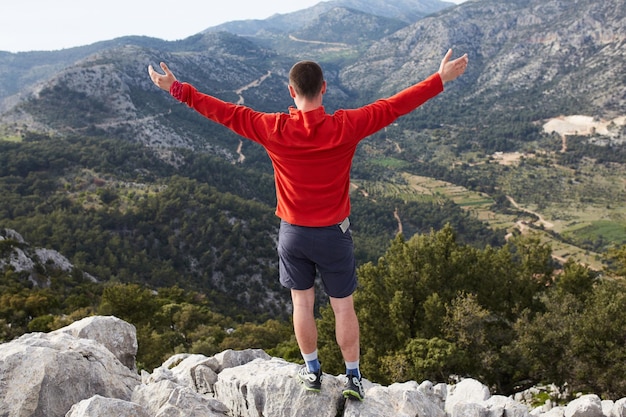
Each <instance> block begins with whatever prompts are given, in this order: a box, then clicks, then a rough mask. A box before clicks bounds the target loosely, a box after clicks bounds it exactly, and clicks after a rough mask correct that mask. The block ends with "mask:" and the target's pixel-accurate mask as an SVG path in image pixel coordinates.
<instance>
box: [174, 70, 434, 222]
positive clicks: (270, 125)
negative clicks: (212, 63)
mask: <svg viewBox="0 0 626 417" xmlns="http://www.w3.org/2000/svg"><path fill="white" fill-rule="evenodd" d="M442 91H443V83H442V81H441V78H440V77H439V74H438V73H435V74H433V75H431V76H430V77H428V78H427V79H425V80H424V81H422V82H420V83H418V84H415V85H413V86H411V87H409V88H407V89H405V90H403V91H401V92H399V93H397V94H395V95H394V96H392V97H389V98H386V99H380V100H377V101H375V102H374V103H371V104H368V105H366V106H363V107H360V108H358V109H350V110H338V111H337V112H335V113H334V114H332V115H331V114H327V113H326V111H325V110H324V107H323V106H322V107H318V108H317V109H315V110H311V111H308V112H304V113H303V112H301V111H300V110H297V109H296V108H294V107H290V108H289V113H288V114H287V113H262V112H258V111H255V110H253V109H251V108H249V107H246V106H241V105H236V104H232V103H227V102H224V101H222V100H220V99H217V98H215V97H212V96H210V95H207V94H203V93H200V92H199V91H198V90H196V89H195V88H194V87H193V86H192V85H190V84H187V83H180V82H175V83H174V84H173V85H172V88H171V89H170V93H171V95H172V96H174V98H176V99H177V100H179V101H181V102H183V103H186V104H187V105H188V106H189V107H192V108H193V109H195V110H196V111H198V112H199V113H200V114H202V115H204V116H206V117H207V118H209V119H211V120H213V121H215V122H217V123H220V124H222V125H224V126H226V127H227V128H229V129H231V130H232V131H234V132H235V133H238V134H239V135H241V136H243V137H245V138H248V139H250V140H253V141H254V142H258V143H260V144H261V145H262V146H263V147H264V148H265V150H266V151H267V154H268V155H269V157H270V159H271V160H272V164H273V166H274V178H275V183H276V197H277V201H278V203H277V207H276V215H277V216H278V217H280V218H281V219H283V220H285V221H286V222H288V223H291V224H295V225H298V226H308V227H323V226H330V225H333V224H337V223H340V222H341V221H342V220H344V219H345V218H346V217H347V216H348V215H349V214H350V197H349V190H350V169H351V166H352V157H353V156H354V152H355V151H356V146H357V144H358V143H359V142H360V141H361V140H362V139H364V138H365V137H367V136H369V135H371V134H373V133H375V132H377V131H378V130H380V129H382V128H384V127H385V126H387V125H389V124H391V123H392V122H394V121H395V120H396V119H397V118H398V117H400V116H402V115H405V114H407V113H409V112H411V111H412V110H414V109H416V108H417V107H418V106H420V105H421V104H423V103H424V102H426V101H427V100H429V99H431V98H432V97H435V96H436V95H437V94H439V93H440V92H442Z"/></svg>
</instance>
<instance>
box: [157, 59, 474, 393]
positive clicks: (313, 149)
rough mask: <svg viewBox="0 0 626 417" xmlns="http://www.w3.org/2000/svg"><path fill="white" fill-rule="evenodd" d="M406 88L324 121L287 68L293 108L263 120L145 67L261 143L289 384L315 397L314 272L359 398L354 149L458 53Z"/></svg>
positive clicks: (305, 71) (431, 91)
mask: <svg viewBox="0 0 626 417" xmlns="http://www.w3.org/2000/svg"><path fill="white" fill-rule="evenodd" d="M451 56H452V50H449V51H448V52H447V53H446V55H445V57H444V58H443V60H442V61H441V65H440V66H439V70H438V71H437V72H436V73H434V74H433V75H431V76H430V77H428V78H426V79H425V80H424V81H421V82H420V83H417V84H415V85H413V86H411V87H409V88H406V89H405V90H403V91H401V92H399V93H397V94H395V95H394V96H392V97H389V98H386V99H380V100H377V101H375V102H373V103H371V104H368V105H365V106H363V107H360V108H357V109H350V110H338V111H337V112H335V113H334V114H328V113H326V111H325V110H324V107H323V106H322V97H323V95H324V94H325V93H326V87H327V86H326V81H325V80H324V76H323V73H322V69H321V67H320V66H319V65H318V64H317V63H315V62H312V61H302V62H298V63H296V64H295V65H294V66H293V67H292V68H291V71H290V72H289V94H290V95H291V98H293V100H294V104H295V108H294V107H290V108H289V112H288V113H263V112H258V111H255V110H253V109H251V108H249V107H246V106H242V105H236V104H232V103H227V102H224V101H222V100H220V99H218V98H215V97H213V96H210V95H207V94H203V93H200V92H199V91H197V90H196V89H195V88H194V87H193V86H192V85H190V84H187V83H181V82H179V81H178V80H177V79H176V77H175V76H174V74H173V73H172V72H171V71H170V70H169V68H168V67H167V65H166V64H165V63H161V64H160V66H161V69H162V70H163V71H164V74H160V73H158V72H156V71H155V70H154V69H153V68H152V66H151V65H150V66H149V67H148V73H149V74H150V78H151V79H152V81H153V82H154V84H155V85H157V86H158V87H159V88H161V89H163V90H165V91H168V92H169V93H170V94H171V95H172V96H173V97H174V98H176V99H177V100H179V101H181V102H183V103H186V104H187V105H188V106H190V107H192V108H193V109H195V110H196V111H197V112H199V113H200V114H202V115H204V116H205V117H207V118H209V119H211V120H213V121H215V122H217V123H220V124H222V125H224V126H226V127H227V128H229V129H231V130H232V131H234V132H235V133H237V134H239V135H241V136H243V137H245V138H247V139H250V140H252V141H254V142H257V143H259V144H261V145H262V146H263V147H264V148H265V150H266V151H267V153H268V155H269V157H270V159H271V161H272V164H273V167H274V179H275V185H276V197H277V207H276V215H277V216H278V217H279V218H280V219H281V222H280V230H279V237H278V255H279V267H280V282H281V283H282V285H284V286H285V287H287V288H289V289H290V290H291V297H292V301H293V325H294V332H295V335H296V339H297V341H298V346H299V347H300V351H301V352H302V356H303V358H304V360H305V362H306V364H305V365H304V366H303V367H302V369H301V370H300V372H299V373H298V379H299V380H300V381H301V382H302V383H303V384H304V387H305V388H306V389H307V390H310V391H320V389H321V386H322V370H321V365H320V362H319V360H318V357H317V328H316V324H315V317H314V313H313V311H314V309H313V307H314V302H315V293H314V287H313V284H314V281H315V277H316V271H319V273H320V276H321V280H322V284H323V286H324V290H325V292H326V294H327V295H328V296H329V298H330V305H331V307H332V309H333V312H334V315H335V321H336V328H335V332H336V337H337V343H338V344H339V347H340V349H341V353H342V355H343V358H344V360H345V363H346V375H347V382H346V386H345V388H344V390H343V395H344V396H345V397H346V398H350V399H357V400H363V398H364V397H365V392H364V390H363V385H362V383H361V373H360V371H359V355H360V351H359V349H360V347H359V323H358V319H357V316H356V313H355V310H354V304H353V297H352V294H353V292H354V291H355V289H356V287H357V277H356V264H355V259H354V246H353V243H352V236H351V234H350V230H349V227H350V221H349V220H348V215H349V214H350V197H349V189H350V168H351V165H352V158H353V156H354V153H355V151H356V147H357V145H358V144H359V142H360V141H361V140H362V139H364V138H366V137H367V136H369V135H371V134H373V133H375V132H377V131H378V130H380V129H382V128H384V127H385V126H388V125H389V124H391V123H393V122H394V121H395V120H396V119H397V118H398V117H400V116H403V115H405V114H407V113H409V112H411V111H413V110H414V109H416V108H417V107H419V106H420V105H421V104H423V103H425V102H426V101H427V100H429V99H431V98H433V97H435V96H436V95H437V94H439V93H441V92H442V91H443V85H444V83H446V82H448V81H452V80H454V79H456V78H457V77H459V76H460V75H461V74H463V72H465V68H466V67H467V63H468V58H467V54H466V55H463V56H462V57H460V58H457V59H455V60H452V61H451V60H450V58H451Z"/></svg>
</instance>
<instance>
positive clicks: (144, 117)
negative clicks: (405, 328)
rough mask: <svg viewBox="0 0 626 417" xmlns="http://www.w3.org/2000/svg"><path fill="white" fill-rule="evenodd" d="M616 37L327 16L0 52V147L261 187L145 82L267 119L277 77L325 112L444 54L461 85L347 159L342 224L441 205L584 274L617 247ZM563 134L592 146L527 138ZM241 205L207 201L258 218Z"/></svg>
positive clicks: (593, 4)
mask: <svg viewBox="0 0 626 417" xmlns="http://www.w3.org/2000/svg"><path fill="white" fill-rule="evenodd" d="M625 28H626V4H625V2H624V1H622V0H606V1H602V2H597V1H595V0H570V1H565V0H547V1H545V0H470V1H467V2H465V3H462V4H460V5H454V4H452V3H446V2H440V1H437V0H404V1H397V2H393V3H390V2H385V1H366V0H337V1H328V2H321V3H319V4H318V5H316V6H314V7H312V8H309V9H305V10H301V11H298V12H295V13H290V14H286V15H276V16H272V17H270V18H268V19H265V20H249V21H239V22H228V23H225V24H223V25H219V26H217V27H211V28H207V29H206V30H205V31H202V32H201V33H198V34H195V35H193V36H190V37H189V38H186V39H182V40H179V41H173V42H169V41H164V40H160V39H154V38H148V37H122V38H118V39H113V40H103V41H102V42H98V43H95V44H92V45H86V46H82V47H77V48H71V49H67V50H61V51H53V52H22V53H8V52H0V134H1V136H3V137H7V138H15V137H17V138H20V137H21V138H23V137H26V136H28V135H29V134H30V135H32V134H33V133H35V134H37V135H44V136H47V137H51V138H54V137H64V136H77V135H78V136H85V137H89V138H101V139H105V138H115V139H116V140H122V141H127V142H130V143H133V144H139V145H141V146H145V147H147V148H148V149H151V150H152V151H154V153H155V155H157V157H158V159H160V160H161V161H163V162H165V164H167V165H168V166H170V167H173V169H174V170H176V169H181V166H183V165H184V164H185V160H186V159H185V157H183V156H181V155H188V154H186V152H192V153H194V155H200V154H203V155H210V156H211V158H216V159H217V160H220V161H222V162H223V163H226V164H227V165H228V166H230V167H232V168H228V169H233V170H240V171H241V172H246V173H247V174H246V175H253V176H254V175H258V176H261V177H263V178H265V180H263V181H266V182H267V181H269V180H268V178H269V175H270V174H271V166H270V164H269V161H268V160H267V157H266V155H265V154H264V152H263V150H262V149H261V148H260V147H258V146H256V145H255V144H252V143H248V142H246V141H243V142H242V141H241V140H240V138H238V137H237V136H236V135H234V134H232V133H231V132H229V131H227V130H225V129H224V128H222V127H220V126H217V125H214V124H212V123H210V122H208V121H206V120H204V119H202V118H201V117H200V116H198V115H195V114H193V112H191V111H190V110H189V109H187V108H186V107H185V106H182V105H179V104H178V103H177V102H175V101H174V100H173V99H172V98H171V97H169V96H168V95H167V94H165V93H164V92H162V91H160V90H159V89H157V88H156V87H155V86H154V85H153V84H152V82H151V81H150V79H149V77H148V75H147V67H148V65H150V64H152V65H154V66H156V65H158V63H159V62H161V61H164V62H167V63H168V65H169V66H170V68H171V69H172V70H173V71H174V73H175V74H176V75H177V77H178V78H179V79H180V80H181V81H187V82H190V83H192V84H194V85H195V86H196V87H197V88H198V89H200V90H201V91H205V92H208V93H211V94H213V95H215V96H217V97H219V98H221V99H224V100H227V101H233V102H238V103H241V104H245V105H249V106H251V107H254V108H256V109H258V110H262V111H269V112H274V111H284V110H286V109H287V108H288V106H290V105H292V103H291V102H290V98H289V95H288V94H287V88H286V86H287V74H288V71H289V68H290V67H291V65H293V63H294V62H295V61H297V60H300V59H315V60H318V61H319V62H320V63H321V64H322V66H323V68H324V71H325V77H326V79H327V82H328V85H329V90H328V94H327V95H326V96H325V101H324V104H325V107H326V108H327V110H328V111H334V110H336V109H339V108H343V107H354V106H358V105H361V104H363V103H366V102H368V101H370V100H374V99H376V98H379V97H382V96H387V95H390V94H393V93H394V92H396V91H398V90H400V89H401V88H404V87H407V86H409V85H411V84H413V83H415V82H418V81H420V80H421V79H423V78H425V77H427V76H428V75H430V74H432V73H433V72H435V71H436V70H437V69H438V66H439V63H440V61H441V59H442V57H443V56H444V54H445V52H446V50H447V49H448V48H452V49H453V52H454V56H459V55H461V54H464V53H467V54H468V56H469V62H470V64H469V67H468V70H467V72H466V73H465V74H464V75H463V76H462V77H461V78H459V79H458V80H455V81H454V82H453V83H450V84H449V85H446V91H445V92H444V93H443V94H442V95H441V96H439V97H437V98H435V99H433V100H432V101H431V102H429V103H427V104H426V105H425V106H423V107H422V108H420V109H419V110H417V111H415V112H413V113H411V114H410V115H407V116H405V117H403V118H401V119H400V120H399V121H398V122H397V123H396V124H394V125H393V126H390V127H389V128H388V129H386V130H384V131H382V132H380V133H378V134H376V135H373V137H372V138H370V139H367V140H366V141H365V142H364V144H363V146H362V147H360V148H359V152H358V153H357V155H356V158H355V163H354V166H353V173H354V174H353V178H354V188H355V190H360V191H361V192H360V193H357V194H359V196H358V197H359V198H363V199H364V200H367V202H364V203H361V202H359V201H357V202H356V203H355V207H356V209H357V210H358V209H359V207H362V206H360V204H370V205H371V206H373V205H376V204H378V206H380V204H379V202H380V201H382V200H390V199H392V198H393V199H397V200H398V201H399V202H402V201H403V202H405V203H406V202H414V201H416V202H421V201H424V200H428V201H434V202H435V203H436V204H439V205H441V206H443V205H444V201H453V202H454V204H456V205H458V206H460V207H462V208H463V209H464V210H466V212H467V213H469V215H471V216H472V217H473V218H476V219H478V220H480V221H483V222H485V223H486V224H488V227H489V228H491V229H493V230H496V231H500V230H505V229H506V230H507V231H508V232H511V231H513V230H514V231H515V232H516V233H517V232H518V231H520V230H522V231H523V230H524V229H526V230H527V229H528V228H531V229H536V230H537V231H538V232H541V233H544V232H547V233H545V235H546V237H547V238H549V239H553V242H554V244H555V245H558V250H559V251H560V252H559V253H558V254H557V255H558V257H560V259H561V260H563V259H568V258H570V257H571V258H575V259H578V257H583V254H587V255H590V257H586V258H584V262H585V263H590V262H592V261H591V260H593V259H594V258H595V260H596V261H597V260H598V256H601V254H602V252H604V251H606V250H607V248H610V247H612V246H615V245H620V244H626V213H625V212H624V210H623V208H622V205H623V201H624V199H625V198H626V184H625V183H624V182H623V178H624V173H625V172H626V160H625V159H624V155H625V154H626V152H625V150H624V147H625V145H624V143H625V142H626V133H625V132H626V129H625V128H624V116H625V115H626V47H625V45H626V29H625ZM568 116H587V117H589V118H590V120H592V121H595V122H597V123H600V124H601V123H604V122H605V123H604V124H603V125H602V126H605V127H606V129H604V130H602V129H599V128H596V127H593V129H591V128H590V129H589V131H588V132H587V131H586V130H585V129H584V128H582V127H581V128H578V130H576V129H575V130H573V131H572V130H567V129H566V130H563V131H546V130H545V129H544V128H543V126H544V125H545V124H546V123H547V122H548V121H551V120H564V119H563V118H564V117H568ZM594 126H595V125H594ZM502 155H505V156H506V157H507V158H509V157H510V158H509V159H507V158H502V159H500V156H502ZM504 160H505V161H506V162H503V161H504ZM620 178H621V181H620ZM426 179H428V180H426ZM244 188H245V190H248V191H244ZM250 188H253V187H242V188H241V189H239V188H236V189H229V190H222V191H224V192H229V193H232V194H234V195H237V196H239V197H242V198H244V199H250V200H257V201H261V202H263V203H266V204H267V205H268V206H271V204H272V201H271V197H267V196H265V197H259V195H254V196H253V197H251V196H250V195H249V190H250ZM246 192H248V194H246ZM394 201H395V200H394ZM511 202H512V203H511ZM390 204H391V203H390ZM393 204H395V203H393ZM398 204H400V203H398ZM371 206H370V207H371ZM388 211H389V213H388V214H389V217H390V218H392V214H393V213H392V210H388ZM583 212H584V215H583V214H582V213H583ZM589 212H593V213H592V214H591V215H590V214H588V213H589ZM396 219H397V220H398V221H397V223H394V225H393V226H392V227H390V226H388V225H386V226H384V230H385V231H386V232H385V234H384V235H383V236H384V238H385V239H386V238H387V237H389V236H393V234H394V233H395V232H397V231H398V230H401V231H404V233H406V234H408V235H410V234H411V233H415V232H419V231H422V232H423V231H425V230H427V228H426V227H425V226H423V225H420V226H417V225H416V224H415V223H416V220H415V219H411V218H407V217H406V216H405V217H402V215H400V216H396ZM1 221H2V219H0V222H1ZM373 221H374V222H382V220H380V219H374V220H373ZM385 221H388V220H385ZM392 221H393V222H395V220H393V218H392ZM412 222H413V223H412ZM516 225H517V226H516ZM600 226H602V227H600ZM18 232H20V231H19V230H18ZM381 239H383V237H381ZM33 244H37V245H39V244H40V242H33ZM55 249H57V248H55ZM590 259H591V260H590Z"/></svg>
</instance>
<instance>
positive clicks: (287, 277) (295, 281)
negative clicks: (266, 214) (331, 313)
mask: <svg viewBox="0 0 626 417" xmlns="http://www.w3.org/2000/svg"><path fill="white" fill-rule="evenodd" d="M278 258H279V266H280V283H281V284H282V285H283V286H285V287H287V288H290V289H294V290H308V289H309V288H311V287H313V284H314V283H315V277H316V270H317V271H319V273H320V277H321V279H322V284H323V285H324V291H325V292H326V294H328V295H329V296H330V297H333V298H344V297H347V296H349V295H351V294H352V293H353V292H354V290H356V286H357V280H356V262H355V260H354V244H353V243H352V235H351V234H350V230H349V229H347V230H345V232H344V231H343V230H342V229H341V227H340V226H339V225H334V226H328V227H303V226H294V225H292V224H289V223H287V222H286V221H284V220H281V222H280V230H279V232H278Z"/></svg>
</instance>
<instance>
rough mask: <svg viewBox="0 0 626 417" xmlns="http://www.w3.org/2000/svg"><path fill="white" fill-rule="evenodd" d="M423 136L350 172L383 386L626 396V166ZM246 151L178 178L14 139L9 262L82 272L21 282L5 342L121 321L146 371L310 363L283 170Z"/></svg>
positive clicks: (323, 313) (369, 371) (337, 368)
mask: <svg viewBox="0 0 626 417" xmlns="http://www.w3.org/2000/svg"><path fill="white" fill-rule="evenodd" d="M424 126H425V129H426V130H423V131H422V132H421V133H419V134H416V133H414V132H411V131H409V130H403V129H401V128H399V127H394V128H390V129H389V130H388V131H387V132H385V135H387V137H390V136H391V135H398V140H400V139H402V141H399V142H398V143H401V146H399V145H398V144H397V143H395V142H394V141H377V139H379V138H378V137H376V138H373V139H372V140H368V141H367V142H366V143H365V144H364V146H363V147H362V148H360V149H359V151H358V153H357V159H356V160H355V163H354V166H353V173H354V175H353V178H354V181H353V192H352V203H353V204H352V216H353V218H354V219H355V221H354V222H353V228H352V230H353V236H354V239H355V245H356V251H357V252H356V253H357V259H358V265H359V271H358V274H359V280H360V288H359V290H358V292H357V293H356V295H355V303H356V306H357V311H358V316H359V320H360V322H361V324H362V349H363V351H362V353H363V361H362V363H363V365H362V369H363V371H364V373H365V375H366V376H367V378H368V379H370V380H373V381H375V382H379V383H384V384H388V383H391V382H396V381H405V380H409V379H412V380H417V381H420V380H424V379H430V380H435V381H447V379H448V378H449V377H450V376H452V375H461V376H472V377H475V378H477V379H479V380H481V381H483V382H485V383H487V384H488V385H489V386H490V387H491V388H492V389H493V391H494V392H498V393H502V394H510V393H512V392H514V391H516V390H518V389H519V388H521V387H524V386H526V385H529V384H530V385H532V384H536V383H556V384H560V385H562V384H568V385H569V386H570V388H572V389H573V390H580V391H593V392H597V393H599V394H602V395H603V397H605V398H614V399H616V398H618V397H622V396H624V395H626V386H625V385H624V384H623V382H621V380H620V378H619V375H620V374H623V372H624V371H626V369H624V365H623V364H624V360H623V359H624V358H623V353H622V352H621V350H620V346H621V345H620V343H621V342H620V341H623V335H624V334H625V333H624V332H625V331H626V330H625V329H624V328H623V326H624V324H623V323H626V320H625V319H626V317H623V316H624V313H623V312H624V311H626V298H625V297H623V296H622V294H623V293H624V291H623V290H624V288H623V281H622V279H621V278H619V277H623V276H624V275H626V274H625V273H624V271H626V261H625V260H624V258H625V257H624V256H623V254H624V252H626V246H624V245H626V228H625V223H626V222H625V219H626V212H625V209H624V207H623V205H622V204H621V201H623V199H624V197H626V185H625V184H624V183H623V181H621V180H620V178H621V179H623V177H624V174H625V170H624V167H623V165H620V164H617V163H615V162H599V160H598V159H590V158H586V157H581V158H579V159H577V157H576V158H570V159H569V160H568V162H567V163H568V164H569V165H568V166H564V165H561V164H560V162H562V156H563V155H562V154H558V153H552V154H550V153H540V152H532V153H523V154H520V155H518V156H516V157H515V158H514V159H513V162H512V163H510V164H505V163H504V162H502V161H500V160H499V159H497V158H496V157H495V156H488V153H487V152H486V150H481V149H472V151H471V152H468V153H465V154H463V153H456V152H454V151H453V149H454V147H451V146H450V145H451V143H454V142H455V141H458V140H460V139H459V136H458V135H455V133H451V134H447V135H446V134H444V133H443V132H442V131H441V130H440V128H439V127H437V126H436V125H434V124H430V123H427V122H423V126H422V127H424ZM484 135H486V133H484ZM546 140H547V139H546V138H545V137H543V138H540V139H537V138H535V137H534V136H533V137H531V138H530V139H529V141H528V143H527V144H539V143H540V142H541V141H546ZM459 143H460V142H459ZM457 145H458V144H457ZM244 146H245V147H244V152H245V154H246V164H245V165H234V164H231V163H229V162H225V161H224V160H222V159H220V158H218V157H216V156H213V155H210V154H207V153H201V152H192V151H189V150H183V149H175V150H172V156H171V158H170V159H169V160H168V161H169V163H166V162H164V161H162V160H160V159H158V158H156V157H155V155H154V154H153V153H152V151H150V150H149V149H147V148H145V147H142V146H140V145H136V144H132V143H129V142H122V141H118V140H113V139H102V138H91V137H83V136H76V137H64V138H59V137H49V136H47V135H40V134H35V133H25V134H24V135H23V138H22V140H21V141H12V140H11V141H10V140H2V141H0V195H2V199H0V231H1V230H3V229H5V228H9V229H14V230H16V231H18V232H19V233H20V234H21V235H23V236H24V238H25V240H26V241H27V242H28V244H23V243H19V242H17V241H15V240H13V239H10V238H6V239H4V240H1V241H0V256H2V257H6V256H7V255H8V254H10V253H11V252H12V251H14V250H17V249H20V250H26V251H27V250H28V249H29V248H30V247H43V248H49V249H56V250H58V251H59V252H60V253H62V254H63V255H64V256H66V257H68V259H69V260H70V261H71V262H72V264H73V265H74V266H75V268H74V269H73V270H72V271H71V272H65V271H58V270H55V269H54V268H53V267H51V266H50V265H48V264H36V265H35V268H34V270H33V271H32V272H16V271H14V270H13V269H12V268H11V267H4V269H3V270H2V271H0V341H8V340H11V339H12V338H14V337H17V336H19V335H20V334H23V333H24V332H28V331H50V330H53V329H56V328H59V327H62V326H64V325H67V324H69V323H70V322H72V321H74V320H77V319H80V318H82V317H85V316H89V315H93V314H112V315H115V316H117V317H120V318H122V319H124V320H127V321H129V322H131V323H132V324H134V325H135V326H136V328H137V336H138V339H139V347H140V351H139V353H138V358H137V360H138V364H139V366H140V367H141V368H143V369H148V370H150V369H151V368H153V367H155V366H158V365H160V363H161V362H162V361H163V360H164V359H166V358H167V357H169V356H170V355H172V354H174V353H178V352H191V353H202V354H205V355H212V354H214V353H217V352H219V351H222V350H224V349H229V348H232V349H240V348H262V349H265V350H266V351H267V352H269V353H270V354H272V355H276V356H280V357H284V358H286V359H288V360H290V361H294V362H297V361H300V360H301V359H300V355H299V352H298V348H297V344H296V342H295V340H294V338H293V334H292V329H291V324H290V322H289V318H288V311H289V309H288V305H289V299H288V293H287V292H286V291H285V290H284V289H282V288H281V287H280V285H279V283H278V280H277V266H276V253H275V248H274V246H273V241H274V238H275V235H276V231H277V226H278V220H277V219H276V217H275V216H274V213H273V211H274V205H275V200H274V199H275V197H274V189H273V179H272V173H271V168H270V167H269V166H268V164H267V161H266V160H264V159H263V158H265V156H264V155H263V152H262V150H261V149H260V148H259V147H257V146H255V145H254V144H245V145H244ZM573 149H577V148H576V147H575V146H574V148H573ZM587 150H589V149H587ZM597 152H598V155H603V153H602V152H601V150H598V151H597ZM470 154H471V156H469V155H470ZM506 156H508V155H505V157H506ZM429 158H430V159H429ZM426 161H427V162H426ZM520 229H521V231H520ZM399 232H400V233H399ZM522 232H523V233H522ZM505 234H508V235H509V237H508V240H507V241H505ZM405 237H406V239H405ZM381 254H382V255H381ZM577 261H581V262H583V265H581V264H579V263H577ZM587 265H588V266H587ZM601 271H602V272H603V275H601V274H600V272H601ZM91 277H95V278H96V279H97V281H94V280H93V279H92V278H91ZM319 301H320V302H321V305H322V307H321V309H320V315H319V325H320V351H321V354H322V357H323V358H324V364H325V365H324V366H325V371H327V372H331V373H340V372H342V369H343V364H342V362H341V358H340V356H339V353H338V351H337V349H336V344H335V342H334V324H333V318H332V313H331V311H330V309H329V308H328V307H326V306H325V299H324V297H323V296H322V295H321V294H320V295H319ZM598 320H601V323H599V322H598Z"/></svg>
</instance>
